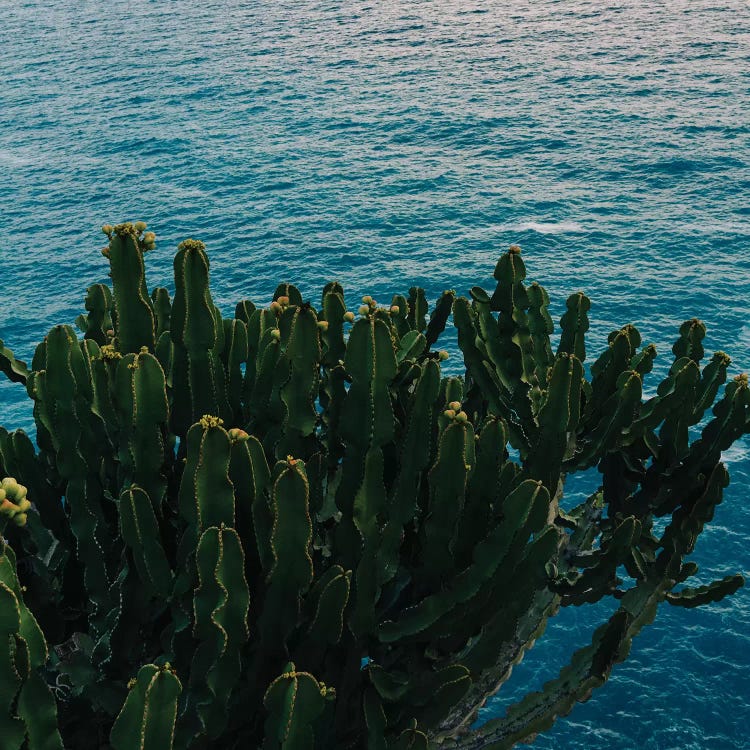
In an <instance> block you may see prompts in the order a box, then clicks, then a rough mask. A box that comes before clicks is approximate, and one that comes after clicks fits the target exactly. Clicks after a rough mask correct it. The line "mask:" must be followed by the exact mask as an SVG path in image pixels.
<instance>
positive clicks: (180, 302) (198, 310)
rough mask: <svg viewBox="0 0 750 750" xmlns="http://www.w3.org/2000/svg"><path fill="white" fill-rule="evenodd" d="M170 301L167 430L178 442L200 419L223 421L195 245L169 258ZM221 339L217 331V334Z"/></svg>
mask: <svg viewBox="0 0 750 750" xmlns="http://www.w3.org/2000/svg"><path fill="white" fill-rule="evenodd" d="M174 280H175V296H174V300H173V302H172V317H171V323H170V325H171V330H170V334H171V337H172V341H173V342H174V345H175V346H174V368H173V375H172V378H173V387H174V405H173V408H172V419H173V423H174V425H173V428H174V431H175V433H176V434H178V435H180V436H183V435H184V434H185V433H186V432H187V429H188V427H189V426H190V425H191V424H192V423H193V422H196V421H197V420H198V419H200V416H201V415H202V414H216V415H217V416H219V417H221V418H222V419H229V418H230V416H231V415H230V413H229V403H228V401H227V397H226V376H225V374H224V369H223V367H222V366H221V362H220V360H219V356H218V354H217V352H216V351H215V350H214V349H215V347H216V346H217V342H218V340H219V334H218V330H217V328H218V327H217V321H216V312H215V308H214V304H213V301H212V299H211V292H210V290H209V263H208V257H207V255H206V252H205V246H204V245H203V243H202V242H199V241H198V240H185V241H184V242H181V243H180V245H179V248H178V251H177V254H176V255H175V258H174ZM222 335H223V330H222Z"/></svg>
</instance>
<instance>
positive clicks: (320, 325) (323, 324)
mask: <svg viewBox="0 0 750 750" xmlns="http://www.w3.org/2000/svg"><path fill="white" fill-rule="evenodd" d="M318 328H320V330H321V331H327V330H328V321H327V320H319V321H318Z"/></svg>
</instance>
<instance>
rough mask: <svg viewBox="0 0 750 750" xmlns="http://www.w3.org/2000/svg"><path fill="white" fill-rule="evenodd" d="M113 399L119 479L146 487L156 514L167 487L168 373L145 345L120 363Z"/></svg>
mask: <svg viewBox="0 0 750 750" xmlns="http://www.w3.org/2000/svg"><path fill="white" fill-rule="evenodd" d="M113 392H114V401H115V408H116V411H117V415H118V418H119V420H118V421H119V424H120V435H119V443H120V456H119V458H120V471H121V476H120V482H121V485H122V486H127V485H128V484H130V483H133V484H138V485H140V486H141V487H143V489H144V490H145V491H146V493H147V494H148V497H149V498H150V499H151V502H152V504H153V507H154V512H155V513H156V515H157V516H159V517H160V516H161V515H162V502H163V499H164V494H165V492H166V488H167V479H166V476H165V471H164V463H165V460H166V456H165V444H164V433H165V430H166V425H167V421H168V419H169V403H168V401H167V390H166V376H165V375H164V370H162V367H161V364H160V363H159V360H158V359H157V358H156V357H155V356H154V355H153V354H149V353H148V351H146V350H145V349H144V350H142V351H141V352H140V353H138V354H127V355H126V356H124V357H123V358H122V359H120V360H119V362H118V363H117V369H116V370H115V378H114V388H113Z"/></svg>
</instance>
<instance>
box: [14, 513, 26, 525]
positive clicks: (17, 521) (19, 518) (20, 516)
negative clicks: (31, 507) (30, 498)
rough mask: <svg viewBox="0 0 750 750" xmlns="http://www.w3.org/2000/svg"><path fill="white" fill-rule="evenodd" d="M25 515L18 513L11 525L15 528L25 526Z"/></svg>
mask: <svg viewBox="0 0 750 750" xmlns="http://www.w3.org/2000/svg"><path fill="white" fill-rule="evenodd" d="M26 518H27V516H26V514H25V513H18V514H17V515H15V516H13V523H14V524H15V525H16V526H26Z"/></svg>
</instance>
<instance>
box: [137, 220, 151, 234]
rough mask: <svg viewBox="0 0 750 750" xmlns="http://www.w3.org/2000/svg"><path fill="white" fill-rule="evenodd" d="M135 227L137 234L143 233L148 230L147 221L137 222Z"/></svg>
mask: <svg viewBox="0 0 750 750" xmlns="http://www.w3.org/2000/svg"><path fill="white" fill-rule="evenodd" d="M133 226H134V227H135V231H136V232H143V231H144V230H145V229H146V222H145V221H136V222H135V224H133ZM149 234H153V232H149Z"/></svg>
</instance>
